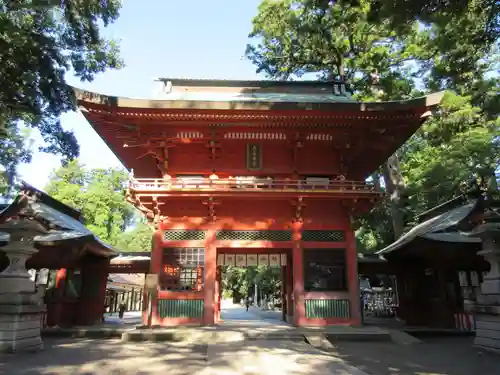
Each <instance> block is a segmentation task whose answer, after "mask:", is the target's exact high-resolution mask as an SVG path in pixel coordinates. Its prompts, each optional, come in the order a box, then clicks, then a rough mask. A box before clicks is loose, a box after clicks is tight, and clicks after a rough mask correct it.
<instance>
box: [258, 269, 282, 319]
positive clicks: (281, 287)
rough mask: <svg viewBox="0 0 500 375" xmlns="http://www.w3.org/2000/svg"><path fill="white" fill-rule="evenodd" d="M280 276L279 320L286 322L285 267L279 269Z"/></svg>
mask: <svg viewBox="0 0 500 375" xmlns="http://www.w3.org/2000/svg"><path fill="white" fill-rule="evenodd" d="M280 276H281V320H283V321H284V322H286V314H287V311H288V310H287V307H288V306H287V302H286V288H287V285H286V281H287V280H286V265H285V266H281V267H280ZM255 303H257V301H255Z"/></svg>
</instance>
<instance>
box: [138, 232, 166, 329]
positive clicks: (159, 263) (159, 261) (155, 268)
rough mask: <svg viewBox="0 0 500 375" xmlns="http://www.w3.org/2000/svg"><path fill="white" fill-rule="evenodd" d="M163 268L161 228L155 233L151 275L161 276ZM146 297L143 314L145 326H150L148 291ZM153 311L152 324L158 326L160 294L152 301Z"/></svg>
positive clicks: (145, 292)
mask: <svg viewBox="0 0 500 375" xmlns="http://www.w3.org/2000/svg"><path fill="white" fill-rule="evenodd" d="M162 267H163V230H162V228H161V225H160V227H159V228H158V229H157V230H156V231H155V232H154V233H153V248H152V249H151V265H150V270H149V273H151V274H157V275H161V269H162ZM144 296H145V302H146V304H145V306H146V308H145V309H143V310H144V312H143V314H142V320H143V324H144V325H147V324H148V308H147V306H148V305H147V304H148V303H149V301H148V298H147V290H145V291H144ZM151 305H152V306H151V309H152V313H151V315H152V319H151V324H152V325H156V324H159V323H160V317H159V316H158V293H156V295H154V296H153V298H152V300H151Z"/></svg>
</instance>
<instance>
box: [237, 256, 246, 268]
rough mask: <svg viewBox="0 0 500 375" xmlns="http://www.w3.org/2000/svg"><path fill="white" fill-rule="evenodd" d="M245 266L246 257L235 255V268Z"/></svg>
mask: <svg viewBox="0 0 500 375" xmlns="http://www.w3.org/2000/svg"><path fill="white" fill-rule="evenodd" d="M246 265H247V255H246V254H236V267H246Z"/></svg>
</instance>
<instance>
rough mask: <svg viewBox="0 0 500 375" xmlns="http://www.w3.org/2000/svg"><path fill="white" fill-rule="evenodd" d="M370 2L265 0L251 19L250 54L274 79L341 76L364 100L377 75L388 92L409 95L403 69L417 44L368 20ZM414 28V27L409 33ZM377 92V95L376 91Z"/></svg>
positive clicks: (259, 68)
mask: <svg viewBox="0 0 500 375" xmlns="http://www.w3.org/2000/svg"><path fill="white" fill-rule="evenodd" d="M369 11H370V4H369V2H367V1H361V5H360V6H347V5H342V4H340V3H334V4H332V5H331V6H328V7H326V8H324V9H321V10H320V11H316V10H314V9H311V4H310V1H308V0H299V1H294V0H281V1H273V0H264V1H262V3H261V5H260V6H259V12H258V14H257V16H256V17H255V18H254V19H253V20H252V22H253V29H252V32H251V33H250V35H249V36H250V38H252V39H257V40H258V42H257V43H256V44H249V45H248V46H247V51H246V54H247V57H248V58H249V59H250V60H251V61H252V62H253V63H254V64H255V65H256V66H257V72H265V73H266V74H267V75H268V76H269V77H272V78H276V79H284V80H287V79H291V78H293V77H301V76H302V75H304V74H306V73H317V74H318V77H319V78H320V79H332V78H338V77H343V78H344V79H345V80H346V81H347V82H348V83H349V84H350V85H351V86H352V87H353V88H354V89H355V90H356V92H357V94H358V95H361V96H363V97H365V98H367V97H370V96H373V95H374V93H373V92H372V90H371V86H370V84H371V83H372V82H373V80H374V74H376V75H377V76H378V77H377V81H378V85H379V86H380V87H382V88H383V89H384V90H383V91H384V96H390V97H391V98H395V97H408V96H409V95H411V94H412V91H413V84H412V81H411V80H409V79H406V78H405V77H404V76H403V75H402V73H401V71H403V70H404V68H405V62H407V61H409V60H411V59H413V58H414V57H415V55H416V54H417V53H419V52H420V50H419V48H418V45H415V44H405V43H403V41H404V39H403V38H404V37H405V35H406V34H405V35H397V34H396V33H395V32H394V31H393V30H392V29H391V28H389V27H387V25H384V24H380V25H378V24H370V23H368V21H367V17H368V14H369ZM415 32H416V26H415V27H410V28H408V31H407V34H412V33H415ZM375 95H376V94H375Z"/></svg>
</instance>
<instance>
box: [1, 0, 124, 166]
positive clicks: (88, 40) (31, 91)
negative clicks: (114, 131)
mask: <svg viewBox="0 0 500 375" xmlns="http://www.w3.org/2000/svg"><path fill="white" fill-rule="evenodd" d="M120 6H121V5H120V1H119V0H108V1H99V0H87V1H70V0H62V1H53V0H15V1H14V0H3V1H0V132H1V134H0V136H1V137H6V138H10V137H12V136H13V134H15V133H16V130H15V128H16V127H17V126H18V123H19V122H23V123H24V124H26V125H27V126H28V127H31V128H35V129H37V130H39V131H40V133H41V135H42V137H43V139H44V140H45V142H46V145H45V146H44V147H43V148H42V150H43V151H46V152H50V153H54V154H60V155H62V156H63V157H64V158H66V159H67V160H70V159H73V158H75V157H77V156H78V153H79V148H78V143H77V141H76V139H75V137H74V135H73V134H72V133H71V132H67V131H64V130H63V128H62V127H61V125H60V123H59V116H60V115H61V114H62V113H64V112H67V111H71V110H74V109H76V104H75V100H74V94H73V92H72V89H71V87H69V86H68V85H67V84H66V79H65V75H66V73H68V72H69V71H71V73H72V74H73V75H75V76H76V77H78V78H80V79H81V80H82V81H91V80H92V79H93V77H94V76H95V74H97V73H100V72H103V71H105V70H107V69H110V68H119V67H120V66H121V65H122V62H121V60H120V59H119V57H118V46H117V44H116V43H115V42H114V41H112V40H107V39H105V38H103V37H102V36H101V35H100V32H99V24H101V23H102V24H103V25H104V26H107V25H108V24H110V23H111V22H113V21H115V20H116V19H117V17H118V15H119V9H120ZM3 152H5V149H3V148H2V149H1V151H0V153H3Z"/></svg>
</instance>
